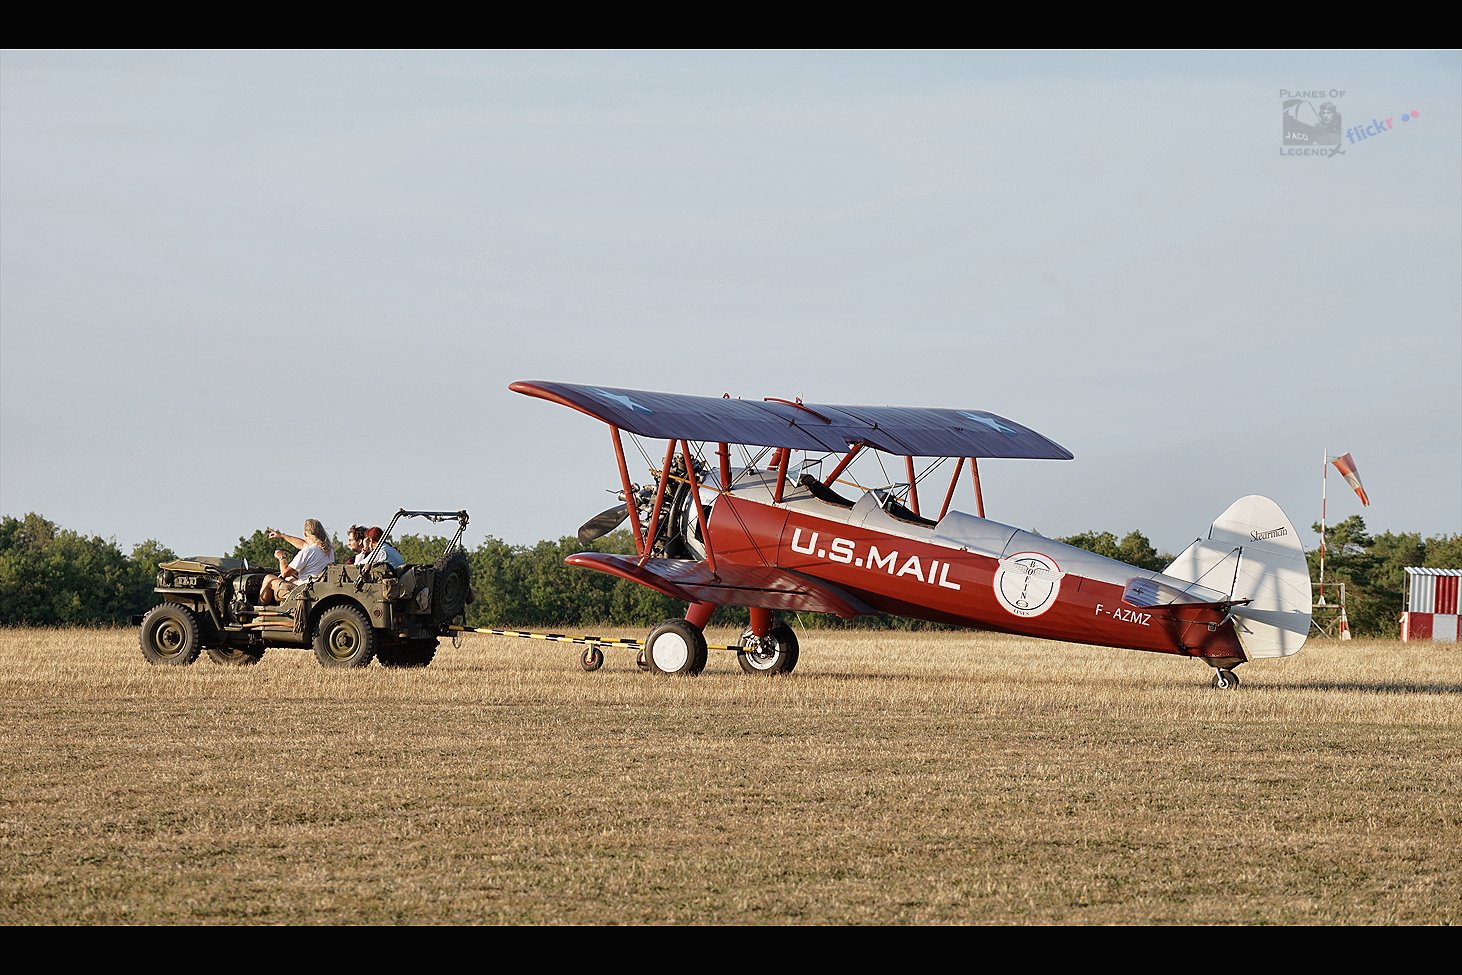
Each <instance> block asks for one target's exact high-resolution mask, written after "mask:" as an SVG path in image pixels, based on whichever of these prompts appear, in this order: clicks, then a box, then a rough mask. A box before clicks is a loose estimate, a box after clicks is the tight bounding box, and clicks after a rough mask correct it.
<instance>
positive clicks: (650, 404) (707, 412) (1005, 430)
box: [509, 381, 1072, 460]
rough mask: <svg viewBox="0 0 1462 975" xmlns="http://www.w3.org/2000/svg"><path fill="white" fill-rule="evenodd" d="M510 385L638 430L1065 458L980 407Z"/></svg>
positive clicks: (774, 443)
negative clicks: (832, 403)
mask: <svg viewBox="0 0 1462 975" xmlns="http://www.w3.org/2000/svg"><path fill="white" fill-rule="evenodd" d="M509 388H510V389H512V390H514V391H516V392H519V393H524V394H526V395H528V396H536V397H538V398H540V399H546V400H550V401H552V402H556V403H562V404H563V405H565V406H570V407H573V408H574V409H576V410H579V411H580V412H583V413H587V414H589V415H590V416H592V417H595V418H597V419H600V420H603V421H604V422H605V423H610V424H613V425H614V426H617V427H619V428H621V429H623V430H628V431H629V432H630V433H635V434H639V435H640V436H643V437H655V438H657V439H667V440H668V439H674V440H702V441H715V442H725V443H741V444H754V445H757V446H764V447H787V448H790V449H793V450H814V451H819V452H820V451H838V452H841V451H844V450H847V449H848V448H849V447H850V446H852V445H854V444H863V445H864V446H867V447H872V448H874V449H875V450H881V451H884V452H885V453H889V454H894V455H899V456H910V457H1026V458H1048V459H1053V460H1070V459H1071V456H1072V455H1071V452H1070V451H1069V450H1067V449H1066V448H1065V447H1062V446H1061V445H1060V444H1058V443H1056V442H1055V441H1053V440H1050V439H1048V438H1046V437H1043V436H1042V435H1041V434H1039V433H1036V432H1035V431H1034V430H1031V429H1030V428H1028V427H1024V426H1021V425H1020V424H1019V423H1016V422H1015V421H1014V420H1007V419H1006V418H1005V417H1003V416H997V415H995V414H994V413H988V412H985V411H984V410H949V409H935V408H926V407H909V406H822V405H819V404H816V403H804V404H800V405H794V404H791V403H786V402H780V401H778V402H772V401H764V400H742V399H725V398H718V397H712V396H688V395H683V394H680V393H655V392H649V391H646V390H639V389H620V388H617V387H611V386H583V385H577V384H573V383H554V382H538V381H532V382H516V383H513V384H512V386H510V387H509Z"/></svg>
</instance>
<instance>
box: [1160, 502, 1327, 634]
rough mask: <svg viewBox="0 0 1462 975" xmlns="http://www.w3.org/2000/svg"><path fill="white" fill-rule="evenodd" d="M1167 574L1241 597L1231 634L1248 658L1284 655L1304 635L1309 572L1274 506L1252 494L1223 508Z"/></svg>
mask: <svg viewBox="0 0 1462 975" xmlns="http://www.w3.org/2000/svg"><path fill="white" fill-rule="evenodd" d="M1163 573H1164V574H1165V575H1170V576H1175V577H1177V578H1179V579H1184V580H1186V581H1188V582H1197V583H1201V584H1202V585H1204V586H1206V587H1207V588H1209V589H1218V590H1222V591H1223V592H1227V593H1230V594H1231V598H1233V599H1247V600H1249V602H1248V603H1247V604H1246V605H1243V606H1235V607H1234V608H1233V624H1234V632H1235V633H1237V634H1238V637H1239V643H1240V644H1242V645H1243V647H1244V653H1245V654H1247V655H1248V657H1249V659H1251V660H1252V659H1255V658H1257V657H1287V656H1289V655H1290V654H1292V653H1295V652H1296V651H1298V650H1299V649H1300V647H1302V646H1304V645H1305V638H1306V637H1307V636H1309V633H1310V567H1309V564H1308V563H1306V561H1305V550H1304V547H1303V546H1301V545H1300V540H1299V535H1298V533H1296V532H1295V530H1294V525H1292V524H1291V523H1290V520H1289V518H1287V517H1286V516H1285V514H1284V512H1283V511H1282V510H1280V507H1279V505H1277V504H1275V503H1274V502H1273V501H1271V500H1269V499H1268V498H1265V497H1261V496H1260V495H1257V494H1251V495H1249V496H1248V497H1247V498H1240V499H1239V500H1237V501H1235V502H1234V503H1233V504H1231V505H1229V507H1228V510H1227V511H1225V512H1224V513H1223V514H1221V515H1219V516H1218V517H1217V518H1216V519H1214V522H1213V527H1212V528H1210V529H1209V531H1208V537H1207V538H1200V539H1199V540H1198V541H1196V542H1194V543H1193V544H1192V545H1189V546H1188V548H1187V549H1186V550H1185V551H1184V552H1183V554H1182V555H1179V556H1178V557H1177V558H1176V559H1174V560H1173V564H1172V565H1170V566H1168V567H1167V568H1166V569H1164V570H1163Z"/></svg>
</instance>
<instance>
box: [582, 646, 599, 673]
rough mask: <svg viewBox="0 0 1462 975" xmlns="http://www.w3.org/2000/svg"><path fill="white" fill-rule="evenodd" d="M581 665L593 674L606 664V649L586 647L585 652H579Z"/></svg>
mask: <svg viewBox="0 0 1462 975" xmlns="http://www.w3.org/2000/svg"><path fill="white" fill-rule="evenodd" d="M579 666H580V667H582V668H584V670H585V671H586V672H588V673H591V674H592V673H593V672H594V671H596V670H598V669H599V668H600V667H603V666H604V651H603V650H600V649H599V648H598V647H585V648H584V652H583V653H581V654H579Z"/></svg>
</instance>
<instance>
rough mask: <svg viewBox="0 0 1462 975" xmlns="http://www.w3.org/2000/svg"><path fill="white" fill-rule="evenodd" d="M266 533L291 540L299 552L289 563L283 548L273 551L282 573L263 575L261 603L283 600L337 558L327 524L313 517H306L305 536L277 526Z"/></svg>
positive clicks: (264, 604) (260, 589)
mask: <svg viewBox="0 0 1462 975" xmlns="http://www.w3.org/2000/svg"><path fill="white" fill-rule="evenodd" d="M266 534H267V535H268V536H269V537H270V538H278V539H282V540H284V541H286V542H288V543H289V544H291V545H293V546H294V547H295V548H297V549H299V552H297V553H296V554H295V557H294V559H293V560H292V561H290V562H289V563H287V564H286V563H285V561H284V560H285V552H284V550H283V549H275V550H274V557H275V558H276V559H278V560H279V574H278V575H275V574H273V573H270V574H269V575H267V576H265V577H264V584H263V585H262V586H261V587H260V588H259V604H260V605H261V606H267V605H269V604H270V603H281V602H284V597H285V596H287V595H289V592H290V590H291V589H293V588H294V587H295V586H297V585H299V584H300V583H301V582H308V581H309V580H311V579H313V578H315V576H317V575H319V574H320V573H322V572H324V571H325V569H326V567H328V566H329V565H330V563H331V562H333V561H334V559H335V556H334V552H333V547H332V546H331V544H330V534H329V533H328V532H326V531H325V526H324V525H322V524H320V522H319V521H318V520H316V519H314V518H306V519H305V527H304V537H302V538H295V537H294V536H293V535H286V534H284V532H281V531H279V530H278V529H275V528H270V529H268V530H267V531H266Z"/></svg>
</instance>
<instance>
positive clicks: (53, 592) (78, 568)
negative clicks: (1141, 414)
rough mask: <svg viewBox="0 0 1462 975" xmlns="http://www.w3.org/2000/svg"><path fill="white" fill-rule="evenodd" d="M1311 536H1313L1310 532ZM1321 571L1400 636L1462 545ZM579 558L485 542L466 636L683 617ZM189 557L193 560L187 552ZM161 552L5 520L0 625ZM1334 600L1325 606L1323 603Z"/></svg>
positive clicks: (1143, 557)
mask: <svg viewBox="0 0 1462 975" xmlns="http://www.w3.org/2000/svg"><path fill="white" fill-rule="evenodd" d="M1315 529H1316V531H1317V532H1318V530H1319V526H1318V525H1316V526H1315ZM1327 537H1328V548H1327V552H1326V561H1325V579H1326V582H1327V583H1331V582H1341V581H1344V582H1345V583H1346V598H1347V611H1348V615H1349V619H1350V626H1351V630H1352V632H1353V633H1355V634H1356V635H1357V636H1395V635H1397V633H1398V632H1399V623H1398V621H1399V619H1400V614H1401V610H1402V599H1403V596H1404V592H1405V587H1406V582H1405V573H1404V572H1402V567H1403V566H1407V565H1425V566H1438V567H1446V566H1450V567H1453V568H1458V567H1462V536H1459V535H1442V536H1436V537H1432V538H1422V537H1421V536H1420V535H1418V534H1416V533H1403V534H1394V533H1391V532H1385V533H1383V534H1380V535H1374V536H1372V535H1370V534H1369V533H1367V531H1366V527H1365V522H1364V521H1363V520H1362V519H1361V518H1360V517H1359V516H1352V517H1351V518H1348V519H1346V520H1345V521H1343V522H1341V523H1340V524H1339V525H1335V526H1333V527H1332V528H1330V529H1329V532H1328V536H1327ZM444 541H445V540H444V539H443V538H440V537H435V538H434V537H431V536H422V535H406V536H404V537H402V538H401V539H400V540H398V541H397V542H396V547H397V548H398V549H400V551H401V554H402V555H403V556H404V557H405V558H406V560H407V561H408V562H432V561H435V560H436V557H437V556H438V555H439V554H440V553H441V550H442V546H443V544H444ZM1060 541H1063V542H1066V543H1067V544H1070V545H1076V546H1078V547H1080V548H1084V549H1087V550H1089V551H1092V552H1096V553H1097V554H1099V555H1105V556H1108V557H1110V558H1114V559H1118V560H1120V561H1123V562H1126V563H1128V564H1131V565H1136V566H1139V567H1142V568H1147V569H1161V568H1163V567H1164V566H1166V565H1167V564H1168V563H1169V562H1171V561H1172V556H1170V555H1167V554H1165V553H1161V552H1158V551H1157V550H1156V549H1155V548H1153V546H1152V543H1151V542H1150V541H1149V540H1148V538H1147V536H1145V535H1143V534H1142V533H1141V532H1136V531H1134V532H1129V533H1128V534H1126V535H1125V536H1123V537H1121V538H1118V537H1117V536H1116V535H1114V534H1112V533H1111V532H1083V533H1081V534H1079V535H1070V536H1067V537H1065V538H1062V539H1060ZM280 547H283V548H285V549H286V550H287V551H288V550H289V547H288V546H287V545H286V546H281V544H280V543H279V542H278V541H275V540H272V539H269V538H267V537H266V536H265V535H264V533H263V532H262V531H257V532H254V533H253V534H252V535H249V536H245V537H242V538H240V539H239V541H238V544H237V545H236V546H234V549H233V551H232V552H231V553H229V554H230V555H232V556H233V557H234V558H247V559H248V560H249V561H250V562H251V563H252V564H254V565H258V566H261V567H262V568H265V569H268V570H271V571H272V570H273V569H274V568H275V567H276V565H277V563H276V562H275V561H274V556H273V553H274V550H275V549H276V548H280ZM586 549H591V550H593V551H599V552H613V553H617V554H621V555H628V554H632V553H633V551H634V542H633V539H632V538H631V536H630V534H629V532H627V531H625V530H622V529H621V530H620V531H616V532H612V533H610V534H609V535H606V536H605V537H604V538H601V539H599V540H598V541H597V542H595V543H593V544H592V545H588V546H585V545H583V544H581V543H580V542H578V541H577V540H576V539H574V538H572V537H565V538H561V539H559V540H558V541H542V542H538V543H537V544H535V545H510V544H508V543H507V542H504V541H502V540H501V539H497V538H488V539H487V540H486V541H484V542H482V544H480V545H478V546H477V547H476V548H475V549H472V550H471V551H469V553H468V556H469V558H470V560H471V563H472V588H473V591H474V593H475V595H476V598H475V600H474V601H473V603H472V605H471V606H469V607H468V614H467V622H468V624H469V625H471V626H495V627H503V626H511V627H533V628H538V627H595V626H601V625H615V626H653V625H654V624H656V623H659V622H661V621H662V620H665V619H668V618H670V617H675V616H680V615H681V614H682V613H683V612H684V610H685V607H684V605H683V604H681V603H677V602H676V601H674V600H672V599H670V598H668V597H666V596H662V595H660V594H659V593H657V592H654V591H653V590H650V589H646V588H645V587H644V586H638V585H635V584H634V583H631V582H628V581H626V580H623V579H618V578H615V577H614V576H611V575H607V574H605V573H603V572H591V571H588V570H585V569H576V568H573V567H571V566H568V565H565V564H564V559H565V558H566V557H567V556H569V555H571V554H573V553H574V552H581V551H584V550H586ZM335 553H336V557H337V559H339V560H341V561H349V557H350V550H349V549H348V548H347V547H346V546H345V545H344V544H342V543H341V542H340V541H339V539H338V538H337V539H336V540H335ZM187 554H196V553H187ZM176 557H177V556H176V554H175V553H174V552H173V551H172V550H171V549H169V548H167V547H166V546H164V545H163V544H162V543H160V542H158V541H156V540H153V539H149V540H147V541H145V542H142V543H141V544H139V545H136V546H134V547H133V549H132V552H131V554H125V553H123V552H122V551H121V550H120V549H119V548H118V547H117V544H116V542H115V541H113V540H109V539H103V538H101V537H99V536H96V535H92V536H86V535H80V534H78V533H76V532H73V531H69V530H66V529H63V528H60V527H59V526H57V525H56V524H55V523H54V522H52V521H49V520H47V519H46V518H43V517H41V516H40V515H37V514H28V515H26V516H25V517H24V518H13V517H10V516H8V515H7V516H5V518H4V519H3V522H0V624H4V625H17V624H33V625H45V626H57V625H60V626H65V625H84V624H125V623H126V622H127V621H128V618H129V617H131V616H133V615H136V614H139V613H142V612H144V611H145V610H146V609H147V608H148V607H150V606H152V605H154V604H155V603H156V602H157V597H156V595H155V594H154V593H153V591H152V589H153V585H154V581H155V578H156V576H157V566H158V564H159V563H160V562H166V561H169V560H171V559H173V558H176ZM1310 559H1311V568H1310V574H1311V577H1312V578H1314V579H1315V580H1316V581H1318V579H1319V561H1318V560H1319V553H1318V551H1316V552H1312V553H1310ZM1331 598H1332V600H1333V598H1334V597H1333V596H1332V597H1331ZM745 620H746V611H745V610H739V609H736V608H733V607H726V608H723V609H721V610H718V611H717V614H716V618H715V622H716V623H718V624H727V625H734V624H738V623H742V622H745ZM804 622H805V623H812V624H815V625H823V626H863V627H897V628H904V629H907V628H922V627H925V626H930V625H931V624H924V623H919V622H917V621H913V620H908V619H903V618H896V617H884V616H875V617H862V618H860V619H857V620H850V621H840V620H837V619H836V618H834V617H828V616H811V615H808V616H805V617H804Z"/></svg>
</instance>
